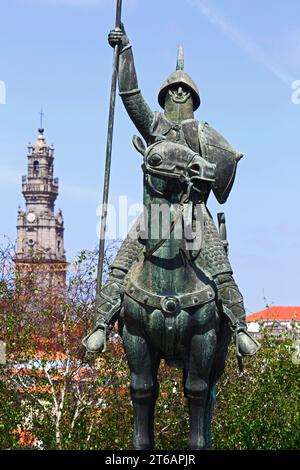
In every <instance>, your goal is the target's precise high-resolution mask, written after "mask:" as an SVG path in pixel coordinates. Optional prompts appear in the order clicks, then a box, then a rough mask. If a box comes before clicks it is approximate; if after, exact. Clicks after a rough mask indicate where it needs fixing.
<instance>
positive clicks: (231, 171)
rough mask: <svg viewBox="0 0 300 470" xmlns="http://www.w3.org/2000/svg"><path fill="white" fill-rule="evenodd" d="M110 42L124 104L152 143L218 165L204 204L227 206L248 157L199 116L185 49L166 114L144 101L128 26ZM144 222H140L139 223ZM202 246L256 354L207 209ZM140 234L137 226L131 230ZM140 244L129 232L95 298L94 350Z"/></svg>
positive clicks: (230, 313) (88, 343)
mask: <svg viewBox="0 0 300 470" xmlns="http://www.w3.org/2000/svg"><path fill="white" fill-rule="evenodd" d="M108 40H109V44H110V45H111V46H112V47H115V45H116V44H118V45H119V54H120V59H119V60H120V62H119V91H120V96H121V98H122V101H123V103H124V106H125V108H126V110H127V113H128V114H129V116H130V118H131V120H132V121H133V123H134V124H135V126H136V128H137V130H138V131H139V133H140V134H141V135H142V137H143V138H144V140H145V141H146V143H147V145H148V146H149V145H151V144H153V143H154V142H159V141H163V140H167V141H170V142H172V143H178V144H179V145H181V146H182V145H184V146H187V147H188V148H190V149H192V150H193V151H194V152H195V153H197V154H199V155H200V156H201V157H202V158H204V159H205V160H206V161H208V162H209V163H211V164H213V165H214V166H215V178H214V180H213V181H212V182H209V184H207V191H206V194H205V196H204V198H205V203H206V202H207V200H208V197H209V195H210V193H211V191H212V192H213V193H214V195H215V197H216V199H217V200H218V202H219V203H220V204H223V203H225V202H226V200H227V198H228V196H229V194H230V191H231V189H232V186H233V183H234V179H235V174H236V168H237V163H238V161H239V160H240V158H241V157H242V156H243V154H241V153H239V152H236V151H235V150H234V149H233V148H232V147H231V145H230V144H229V143H228V142H227V141H226V140H225V139H224V137H222V136H221V135H220V134H219V133H218V132H217V131H215V130H214V129H213V128H212V127H210V126H209V124H208V123H207V122H199V121H197V120H196V119H195V118H194V111H196V109H197V108H198V107H199V106H200V94H199V91H198V89H197V86H196V84H195V83H194V81H193V80H192V79H191V78H190V76H189V75H188V74H187V73H186V72H185V71H184V61H183V52H182V49H179V52H178V60H177V69H176V71H175V72H173V73H172V74H171V75H170V76H169V77H168V78H167V79H166V80H165V82H164V83H163V85H162V87H161V89H160V92H159V95H158V102H159V104H160V106H161V107H162V108H163V110H164V112H163V113H159V112H153V111H152V110H151V109H150V107H149V106H148V104H147V103H146V102H145V100H144V98H143V96H142V94H141V91H140V89H139V87H138V81H137V75H136V70H135V65H134V59H133V53H132V46H131V45H130V43H129V40H128V37H127V35H126V33H125V30H124V27H123V26H122V29H119V28H116V29H114V30H112V31H111V32H110V34H109V37H108ZM136 224H137V225H138V224H139V221H137V223H136ZM204 224H205V227H206V230H205V237H204V241H203V245H202V248H201V250H200V252H199V254H198V256H197V259H196V261H195V262H196V263H197V264H198V265H199V267H201V268H202V269H205V270H206V272H207V273H208V274H209V276H210V277H211V278H212V279H213V281H214V283H215V286H216V290H217V292H218V297H219V302H220V304H221V306H220V309H221V310H222V305H223V306H225V307H226V308H224V309H223V312H224V314H225V315H227V317H226V318H227V322H228V326H229V328H230V329H231V331H232V332H233V333H235V338H236V346H237V351H238V354H239V355H240V356H245V355H252V354H255V353H256V351H257V350H258V347H259V346H258V344H257V343H256V341H255V340H253V338H251V336H250V335H249V333H248V332H247V325H246V318H245V308H244V304H243V297H242V295H241V293H240V291H239V289H238V287H237V285H236V283H235V281H234V279H233V271H232V268H231V265H230V262H229V260H228V256H227V247H226V241H225V240H222V237H221V236H220V234H219V232H218V230H217V229H216V227H215V225H214V222H213V219H212V217H211V216H210V214H209V212H208V210H207V211H206V213H205V220H204ZM132 231H133V232H136V231H137V226H136V225H135V226H134V227H133V228H132ZM143 249H144V247H143V244H141V242H140V240H139V239H137V238H136V237H134V236H131V234H130V233H129V234H128V236H127V238H126V239H125V241H124V242H123V244H122V246H121V248H120V250H119V252H118V253H117V256H116V258H115V260H114V263H113V265H112V267H111V269H110V273H109V275H108V279H107V281H106V283H105V285H104V286H103V288H102V290H101V293H100V296H99V297H98V298H97V299H96V305H97V315H96V318H95V326H94V329H93V331H92V332H91V333H90V334H89V335H88V336H87V337H86V338H85V339H84V340H83V344H84V345H85V347H86V349H87V350H88V351H89V352H102V351H104V350H105V345H106V338H107V337H108V335H109V334H110V332H111V331H112V329H113V326H114V323H115V322H116V320H117V319H118V316H119V314H120V310H121V307H122V289H123V286H124V280H125V277H126V274H127V273H128V272H129V270H130V268H131V266H132V265H133V263H134V261H135V260H136V259H137V258H138V256H139V255H140V254H141V252H142V251H143Z"/></svg>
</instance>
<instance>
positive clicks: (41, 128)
mask: <svg viewBox="0 0 300 470" xmlns="http://www.w3.org/2000/svg"><path fill="white" fill-rule="evenodd" d="M43 120H44V111H43V108H41V112H40V128H39V132H40V133H41V134H42V133H43V132H44V126H43V124H44V122H43Z"/></svg>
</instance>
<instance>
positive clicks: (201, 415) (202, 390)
mask: <svg viewBox="0 0 300 470" xmlns="http://www.w3.org/2000/svg"><path fill="white" fill-rule="evenodd" d="M216 342H217V338H216V333H215V330H210V331H208V332H206V333H204V334H196V335H194V336H193V337H192V339H191V343H190V350H189V358H188V363H187V368H186V381H185V396H186V397H187V399H188V405H189V414H190V433H189V448H190V449H191V450H201V449H205V448H206V447H207V444H208V443H206V439H205V429H207V422H206V420H207V415H206V409H207V404H208V400H209V396H208V394H209V393H210V391H211V388H210V381H209V377H210V372H211V366H212V363H213V359H214V355H215V350H216Z"/></svg>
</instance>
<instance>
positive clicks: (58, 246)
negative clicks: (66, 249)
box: [57, 240, 61, 250]
mask: <svg viewBox="0 0 300 470" xmlns="http://www.w3.org/2000/svg"><path fill="white" fill-rule="evenodd" d="M60 247H61V241H60V240H58V242H57V248H58V250H60Z"/></svg>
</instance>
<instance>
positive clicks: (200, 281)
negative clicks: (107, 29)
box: [83, 0, 258, 449]
mask: <svg viewBox="0 0 300 470" xmlns="http://www.w3.org/2000/svg"><path fill="white" fill-rule="evenodd" d="M118 4H119V5H120V0H118ZM119 16H120V15H117V18H119ZM109 43H110V45H111V46H113V47H114V48H115V67H114V69H113V70H114V72H115V70H117V68H118V70H119V89H120V95H121V97H122V100H123V103H124V105H125V108H126V110H127V112H128V114H129V116H130V118H131V119H132V121H133V122H134V124H135V126H136V128H137V129H138V131H139V132H140V134H141V135H142V137H143V138H144V140H145V141H146V146H145V144H144V143H143V141H142V140H141V139H140V138H138V137H135V138H134V145H135V147H136V149H137V150H138V151H139V152H140V153H142V155H143V159H144V160H143V165H142V168H143V172H144V217H143V219H142V220H140V221H139V222H138V224H137V225H136V226H135V227H134V229H133V230H132V232H133V233H135V234H136V232H137V231H138V230H137V227H138V225H139V226H140V230H139V235H138V236H132V232H131V233H130V234H129V235H128V237H127V239H126V240H125V241H124V242H123V244H122V246H121V248H120V250H119V252H118V254H117V256H116V259H115V261H114V263H113V266H112V268H111V271H110V273H109V276H108V279H107V281H106V283H105V285H104V286H101V280H102V260H103V249H104V237H103V236H102V239H101V240H100V255H99V270H98V286H97V296H96V315H95V327H94V329H93V330H92V331H91V333H90V334H89V335H88V336H87V337H86V338H85V339H84V340H83V344H84V345H85V347H86V349H87V350H88V351H90V352H102V351H104V350H105V343H106V339H107V337H108V335H109V333H110V331H111V330H112V328H113V325H114V323H115V322H116V320H117V319H118V320H119V328H120V334H121V336H122V339H123V343H124V348H125V351H126V354H127V359H128V364H129V368H130V372H131V397H132V401H133V406H134V416H135V429H134V447H135V448H136V449H151V448H153V446H154V436H153V420H154V409H155V401H156V398H157V394H158V382H157V370H158V367H159V362H160V360H161V359H162V358H164V359H165V360H166V362H167V363H168V364H169V365H175V366H177V367H181V368H182V369H183V373H184V388H185V395H186V397H187V399H188V403H189V412H190V436H189V447H190V448H191V449H205V448H209V447H210V445H211V444H210V425H211V415H212V407H213V401H214V384H215V382H216V380H217V379H218V378H219V376H220V375H221V374H222V372H223V370H224V364H225V358H226V353H227V349H228V345H229V341H230V337H231V335H232V334H233V335H234V339H235V344H236V349H237V354H238V357H239V361H240V362H241V357H242V356H243V355H251V354H254V353H255V352H256V351H257V350H258V345H257V343H256V342H255V341H254V340H253V339H252V338H251V337H250V335H249V333H248V332H247V326H246V322H245V309H244V305H243V298H242V296H241V293H240V291H239V289H238V287H237V285H236V283H235V281H234V279H233V276H232V268H231V266H230V263H229V260H228V257H227V245H226V243H227V242H226V240H225V238H226V237H225V233H226V230H225V225H224V218H223V217H221V218H220V222H221V227H220V234H221V236H220V235H219V233H218V231H217V230H216V227H215V225H214V223H213V220H212V218H211V216H210V214H209V212H208V210H207V207H206V204H207V200H208V198H209V195H210V193H211V192H213V193H214V195H215V197H216V198H217V200H218V202H219V203H221V204H223V203H224V202H226V200H227V198H228V196H229V194H230V191H231V189H232V186H233V183H234V179H235V174H236V168H237V162H238V161H239V160H240V158H241V156H242V155H241V154H240V153H239V152H236V151H235V150H234V149H233V148H232V147H231V146H230V144H229V143H228V142H227V141H226V140H225V139H224V138H223V137H222V136H221V135H220V134H219V133H218V132H216V131H215V130H214V129H212V128H211V127H210V126H209V125H208V124H207V123H205V122H199V121H197V120H196V119H194V111H195V110H196V109H197V108H198V107H199V105H200V94H199V91H198V89H197V86H196V85H195V83H194V82H193V80H192V79H191V77H189V75H187V74H186V72H184V61H183V53H182V50H181V49H180V50H179V54H178V60H177V69H176V71H175V72H173V73H172V74H171V75H170V76H169V77H168V78H167V80H166V81H165V82H164V83H163V86H162V87H161V90H160V92H159V95H158V101H159V104H160V105H161V106H162V108H163V109H164V112H163V113H157V112H153V111H152V110H151V109H150V107H149V106H148V104H147V103H146V102H145V100H144V98H143V96H142V94H141V91H140V89H139V87H138V82H137V76H136V71H135V65H134V59H133V53H132V47H131V45H130V43H129V40H128V37H127V35H126V33H125V30H124V27H123V25H119V27H118V28H116V29H114V30H113V31H111V33H110V34H109ZM118 62H119V66H118V67H117V65H118ZM113 78H116V75H115V74H114V75H113ZM113 85H114V80H113ZM114 92H115V86H112V96H113V93H114ZM111 103H112V104H114V99H112V100H111ZM112 109H113V108H112V107H111V113H110V122H109V139H108V146H107V149H108V152H107V157H108V158H107V166H106V179H105V185H104V198H103V200H104V202H107V195H108V180H109V168H110V157H111V143H112V132H111V131H112V116H113V112H112ZM104 207H105V204H104ZM157 214H159V215H157ZM103 221H104V224H103V226H104V227H105V214H104V216H103ZM154 229H156V233H155V235H154V236H153V231H154V232H155V230H154ZM102 235H103V233H102Z"/></svg>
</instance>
